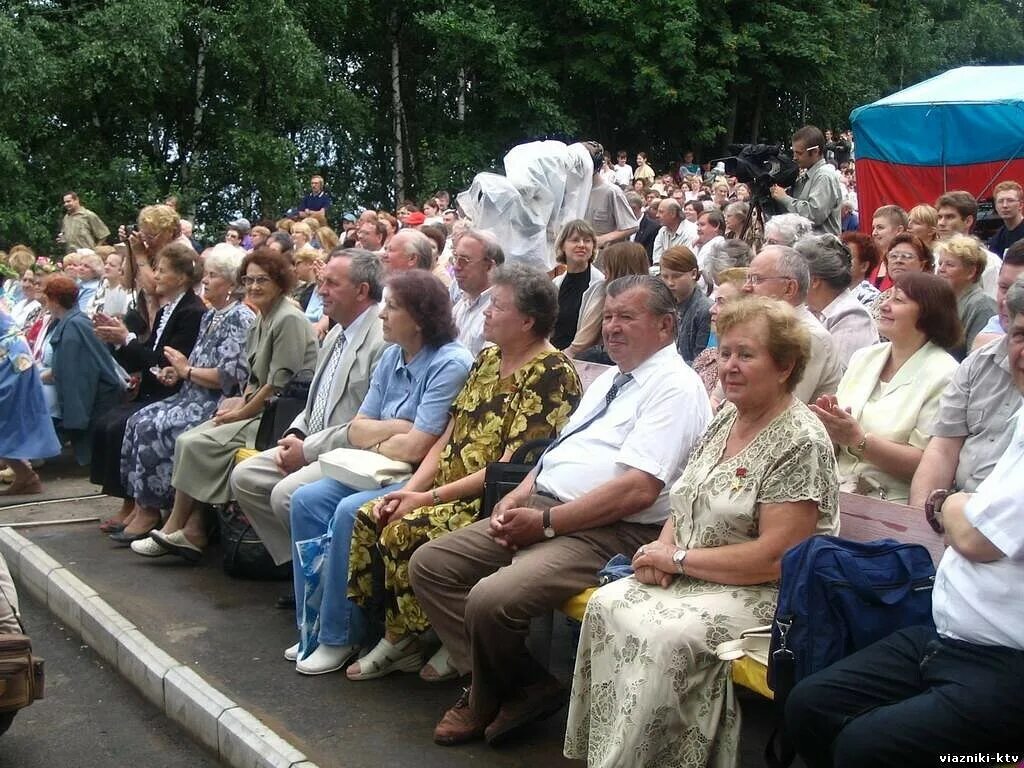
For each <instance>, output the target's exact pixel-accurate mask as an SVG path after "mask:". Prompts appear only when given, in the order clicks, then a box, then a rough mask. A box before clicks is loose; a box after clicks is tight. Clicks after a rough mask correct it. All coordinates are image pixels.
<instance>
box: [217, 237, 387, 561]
mask: <svg viewBox="0 0 1024 768" xmlns="http://www.w3.org/2000/svg"><path fill="white" fill-rule="evenodd" d="M383 290H384V271H383V267H382V266H381V263H380V259H379V258H378V257H377V256H376V255H374V254H372V253H370V252H369V251H364V250H361V249H356V248H349V249H338V250H336V251H334V252H333V253H332V254H331V258H330V260H329V261H328V262H327V265H326V266H325V267H324V271H323V275H322V284H321V285H320V287H319V288H318V291H319V292H320V295H321V296H322V297H323V300H324V314H325V315H327V316H328V317H330V318H331V319H332V320H335V321H336V322H337V323H338V325H336V326H335V327H334V329H333V330H332V331H331V332H330V333H329V334H327V338H325V339H324V344H323V347H322V348H321V349H320V356H319V359H318V360H317V365H316V372H315V374H314V376H313V382H312V385H311V386H310V388H309V398H308V400H307V401H306V408H305V410H304V411H303V412H302V413H300V414H299V415H298V416H296V417H295V421H293V422H292V425H291V427H290V428H289V429H288V431H287V432H285V434H284V437H282V438H281V440H280V441H278V444H277V447H275V448H270V449H269V450H266V451H263V452H262V453H260V454H258V455H257V456H253V457H252V458H251V459H247V460H246V461H243V462H242V463H241V464H239V465H238V466H237V467H235V469H234V471H233V472H232V473H231V490H232V491H233V495H234V498H235V499H237V501H238V503H239V505H240V506H241V508H242V510H243V511H244V512H245V514H246V516H247V517H248V518H249V521H250V522H251V523H252V526H253V528H255V529H256V532H257V533H258V534H259V536H260V538H261V539H262V540H263V544H264V545H265V546H266V548H267V550H268V551H269V552H270V554H271V556H272V557H273V558H274V562H275V563H277V564H279V565H280V564H281V563H287V562H288V561H290V560H291V559H292V551H291V530H290V527H289V511H290V508H291V498H292V494H293V493H294V492H295V491H296V490H298V489H299V488H301V487H302V486H303V485H305V484H306V483H312V482H314V481H316V480H319V479H320V477H321V474H320V463H319V461H318V460H317V459H318V458H319V456H320V454H321V453H324V452H325V451H329V450H331V449H332V448H338V447H342V446H346V445H347V444H348V441H347V439H346V435H347V432H348V423H349V421H351V419H352V417H353V416H355V415H356V412H357V411H358V410H359V406H360V405H361V404H362V402H363V398H364V397H365V396H366V392H367V390H368V389H369V387H370V376H371V375H372V374H373V371H374V369H375V368H376V367H377V362H378V361H379V360H380V356H381V353H382V352H383V351H384V348H385V347H386V346H387V344H386V343H385V341H384V335H383V331H382V330H381V321H380V318H379V317H378V314H377V313H378V311H379V304H380V300H381V296H382V293H383Z"/></svg>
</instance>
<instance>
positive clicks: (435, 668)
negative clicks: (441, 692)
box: [420, 645, 459, 683]
mask: <svg viewBox="0 0 1024 768" xmlns="http://www.w3.org/2000/svg"><path fill="white" fill-rule="evenodd" d="M458 676H459V670H457V669H456V668H455V665H454V664H452V656H451V654H450V653H448V649H447V648H446V647H445V646H443V645H442V646H441V647H440V648H438V649H437V653H435V654H434V655H433V656H431V657H430V661H428V662H427V663H426V664H424V665H423V668H422V669H420V680H423V681H424V682H426V683H443V682H444V681H446V680H454V679H455V678H457V677H458Z"/></svg>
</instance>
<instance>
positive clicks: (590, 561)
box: [410, 275, 711, 745]
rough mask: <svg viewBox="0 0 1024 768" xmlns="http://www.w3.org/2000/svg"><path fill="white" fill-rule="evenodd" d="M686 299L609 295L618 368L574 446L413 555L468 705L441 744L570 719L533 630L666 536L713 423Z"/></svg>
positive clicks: (644, 279)
mask: <svg viewBox="0 0 1024 768" xmlns="http://www.w3.org/2000/svg"><path fill="white" fill-rule="evenodd" d="M675 324H676V308H675V299H674V298H673V296H672V294H671V292H670V291H669V290H668V288H667V286H665V284H664V283H663V282H661V281H660V280H658V279H656V278H653V277H650V276H647V275H643V276H640V275H630V276H627V277H622V278H619V279H617V280H613V281H612V282H611V283H609V284H608V288H607V297H606V299H605V308H604V324H603V329H602V330H603V335H604V343H605V349H606V350H607V352H608V355H609V357H611V359H612V360H613V361H615V363H616V365H615V367H613V368H611V369H610V370H608V371H606V372H605V373H604V374H602V375H601V376H600V377H599V378H598V379H597V380H596V381H595V382H594V383H593V384H592V385H591V386H590V387H589V388H588V389H587V391H586V393H585V394H584V396H583V400H582V402H581V403H580V405H579V408H578V409H577V411H576V413H575V414H573V416H572V417H571V418H570V420H569V423H568V424H566V426H565V428H564V430H563V431H562V435H561V436H560V437H559V439H558V440H556V441H555V443H554V444H553V445H552V446H551V447H550V448H549V449H548V450H547V452H546V453H545V454H544V455H543V456H542V457H541V459H540V461H539V462H538V465H537V467H536V468H535V469H534V470H533V471H532V472H531V473H530V475H529V476H528V477H527V478H526V479H525V480H524V481H523V482H522V483H520V484H519V486H517V487H516V488H515V489H514V490H512V491H511V492H510V493H509V494H508V495H507V496H506V497H505V498H504V499H502V500H501V501H500V502H499V503H498V504H497V505H496V506H495V508H494V510H493V511H492V513H491V517H490V519H488V520H482V521H480V522H478V523H475V524H473V525H470V526H468V527H466V528H463V529H461V530H458V531H455V532H453V533H450V534H448V535H445V536H441V537H439V538H437V539H435V540H434V541H432V542H430V543H429V544H427V545H425V546H424V547H421V548H420V549H419V550H418V551H417V552H416V554H415V555H414V556H413V558H412V561H411V564H410V576H411V580H412V584H413V588H414V589H415V591H416V596H417V598H418V599H419V600H420V603H421V604H422V606H423V609H424V610H425V611H426V613H427V616H428V617H429V619H430V623H431V624H432V625H433V627H434V629H435V630H436V632H437V634H438V636H439V637H440V638H441V640H442V642H443V643H444V645H445V647H446V648H448V650H449V652H450V654H451V660H452V663H453V665H454V666H455V667H456V669H458V671H459V672H460V673H463V674H465V673H469V672H472V681H473V683H472V688H471V689H470V690H469V692H468V695H464V696H463V697H460V699H459V701H458V702H457V703H456V704H455V706H454V707H452V708H451V709H450V710H448V712H447V713H446V714H445V716H444V718H442V720H441V722H440V723H438V725H437V727H436V729H435V731H434V740H435V742H437V743H438V744H443V745H453V744H461V743H464V742H467V741H472V740H475V739H480V738H486V739H487V741H488V743H490V744H492V745H493V744H496V743H498V742H499V741H502V740H504V739H505V738H506V737H507V736H508V735H509V734H510V733H512V732H513V731H515V730H518V729H519V728H520V727H522V726H525V725H529V724H530V723H532V722H533V721H535V720H537V719H539V718H541V717H543V716H545V715H549V714H552V713H553V712H556V711H557V710H558V709H560V708H561V707H562V705H563V704H564V703H565V701H566V699H567V694H568V692H567V691H566V690H565V689H564V688H562V687H561V685H560V684H559V683H558V682H557V681H556V680H555V679H554V678H553V677H551V676H550V675H549V674H548V673H547V672H546V671H545V670H544V669H543V668H542V667H541V666H540V665H539V664H538V663H537V662H536V661H535V660H534V659H533V658H532V657H531V656H530V654H529V652H528V651H527V649H526V643H525V641H526V636H527V634H528V632H529V623H530V619H531V618H532V617H534V616H539V615H541V614H543V613H546V612H548V611H550V610H552V609H554V608H557V607H558V606H560V605H561V604H562V603H563V602H565V600H567V599H568V598H569V597H571V596H573V595H575V594H577V593H579V592H581V591H583V590H584V589H586V588H588V587H592V586H596V584H597V571H598V570H599V569H600V568H601V567H602V566H603V565H604V564H605V563H606V562H607V561H608V559H609V558H610V557H612V556H613V555H615V554H616V553H619V552H633V551H635V550H636V549H637V547H639V546H640V545H641V544H643V543H645V542H647V541H650V540H652V538H656V537H657V535H658V532H659V530H660V526H661V524H662V523H663V522H664V521H665V518H666V517H667V515H668V509H669V502H668V489H669V488H670V487H671V485H672V483H673V482H674V481H675V480H676V479H677V478H678V477H679V475H680V473H681V472H682V467H683V465H684V464H685V463H686V459H687V457H688V456H689V453H690V451H691V449H692V448H693V447H694V445H695V444H696V443H697V441H698V439H699V438H700V436H701V434H702V433H703V432H704V429H705V427H706V426H707V424H708V422H709V421H710V419H711V409H710V406H709V403H708V399H707V395H706V393H705V390H704V388H703V385H702V384H701V381H700V378H699V377H698V376H697V375H696V374H695V373H694V372H693V371H692V370H691V369H690V368H689V367H688V366H687V365H686V364H685V363H683V361H682V358H681V357H679V355H678V353H677V352H676V350H675Z"/></svg>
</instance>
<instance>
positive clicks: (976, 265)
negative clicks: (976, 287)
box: [935, 235, 988, 283]
mask: <svg viewBox="0 0 1024 768" xmlns="http://www.w3.org/2000/svg"><path fill="white" fill-rule="evenodd" d="M943 254H947V255H949V256H952V257H953V258H956V259H959V260H960V261H961V263H963V265H964V266H965V267H967V268H968V269H974V277H973V278H971V281H972V282H975V283H977V282H979V281H980V280H981V275H982V273H983V272H984V271H985V265H986V264H987V263H988V258H987V257H986V256H985V249H984V248H982V247H981V241H980V240H978V238H976V237H971V236H970V235H953V236H952V237H951V238H949V239H948V240H944V241H942V242H939V243H936V244H935V255H936V256H937V257H938V258H942V256H943Z"/></svg>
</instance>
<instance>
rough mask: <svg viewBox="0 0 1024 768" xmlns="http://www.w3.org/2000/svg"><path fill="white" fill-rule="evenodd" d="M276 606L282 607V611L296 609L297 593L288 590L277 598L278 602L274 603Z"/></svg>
mask: <svg viewBox="0 0 1024 768" xmlns="http://www.w3.org/2000/svg"><path fill="white" fill-rule="evenodd" d="M274 607H275V608H280V609H281V610H282V611H288V610H295V594H294V593H293V592H286V593H285V594H283V595H281V596H280V597H279V598H277V602H275V603H274Z"/></svg>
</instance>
